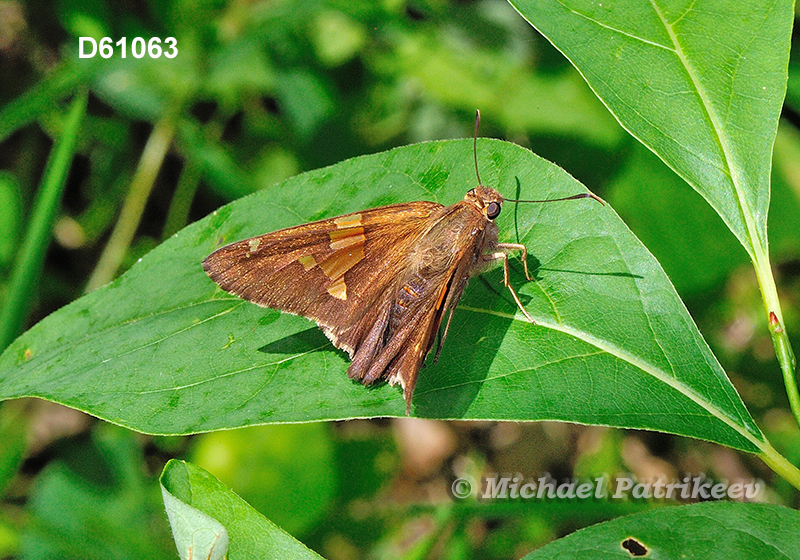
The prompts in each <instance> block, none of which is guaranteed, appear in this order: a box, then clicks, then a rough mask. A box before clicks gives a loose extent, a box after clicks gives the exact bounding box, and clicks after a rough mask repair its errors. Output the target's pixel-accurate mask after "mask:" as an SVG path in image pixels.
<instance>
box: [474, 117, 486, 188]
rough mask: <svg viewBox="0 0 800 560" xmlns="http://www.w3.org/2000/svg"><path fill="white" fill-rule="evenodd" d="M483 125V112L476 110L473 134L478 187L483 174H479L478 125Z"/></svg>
mask: <svg viewBox="0 0 800 560" xmlns="http://www.w3.org/2000/svg"><path fill="white" fill-rule="evenodd" d="M480 124H481V110H480V109H476V110H475V134H473V136H472V138H473V143H472V155H473V156H474V157H475V175H476V176H477V177H478V185H483V183H481V174H480V172H478V125H480Z"/></svg>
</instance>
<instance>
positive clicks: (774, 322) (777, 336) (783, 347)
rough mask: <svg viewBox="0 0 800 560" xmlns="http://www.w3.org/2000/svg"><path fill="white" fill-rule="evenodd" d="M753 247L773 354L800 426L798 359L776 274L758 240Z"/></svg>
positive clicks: (754, 263) (754, 262)
mask: <svg viewBox="0 0 800 560" xmlns="http://www.w3.org/2000/svg"><path fill="white" fill-rule="evenodd" d="M753 249H754V254H753V267H754V268H755V271H756V277H757V278H758V285H759V287H760V288H761V297H762V298H763V300H764V307H765V308H766V311H767V320H768V324H769V332H770V335H771V336H772V345H773V346H774V347H775V355H776V356H777V357H778V362H779V363H780V366H781V371H782V372H783V383H784V385H785V386H786V396H787V397H788V398H789V406H790V408H791V409H792V414H793V415H794V419H795V422H797V424H798V426H800V392H798V388H797V378H796V376H795V368H796V367H797V360H796V358H795V356H794V352H793V351H792V345H791V343H790V342H789V335H788V334H787V332H786V327H785V326H784V322H783V313H782V311H781V302H780V299H779V298H778V288H777V287H776V285H775V277H774V276H773V275H772V267H771V266H770V264H769V256H768V253H767V251H765V250H764V249H763V248H762V247H761V245H759V244H755V245H754V247H753Z"/></svg>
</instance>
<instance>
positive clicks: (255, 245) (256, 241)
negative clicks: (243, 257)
mask: <svg viewBox="0 0 800 560" xmlns="http://www.w3.org/2000/svg"><path fill="white" fill-rule="evenodd" d="M248 243H249V244H250V252H251V253H255V252H256V251H258V246H259V245H261V239H259V238H258V237H254V238H253V239H251V240H250V241H249V242H248Z"/></svg>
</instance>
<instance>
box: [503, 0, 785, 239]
mask: <svg viewBox="0 0 800 560" xmlns="http://www.w3.org/2000/svg"><path fill="white" fill-rule="evenodd" d="M511 3H512V4H513V5H514V6H515V7H516V8H517V10H519V12H520V13H521V14H522V15H523V16H524V17H525V18H526V19H527V20H528V21H529V22H531V24H532V25H533V26H534V27H536V29H538V30H539V31H540V32H541V33H542V34H543V35H544V36H545V37H547V38H548V40H550V41H551V42H552V43H553V44H554V45H555V46H556V48H558V49H559V50H560V51H561V52H563V53H564V55H566V57H567V58H568V59H569V60H570V61H571V62H572V63H573V64H574V65H575V66H576V67H577V68H578V70H579V71H580V72H581V74H583V76H584V78H585V79H586V81H587V82H588V83H589V86H590V87H591V88H592V89H593V90H594V91H595V93H596V94H597V95H598V97H600V99H601V100H602V101H603V102H604V103H605V104H606V105H607V106H608V108H609V110H610V111H611V112H612V113H613V114H614V115H615V116H616V117H617V119H618V120H619V121H620V123H621V124H622V126H624V127H625V128H626V129H628V130H629V131H630V132H631V134H633V135H634V136H635V137H637V138H638V139H639V140H641V141H642V143H644V144H645V145H646V146H648V147H649V148H650V149H651V150H653V151H654V152H655V153H656V154H658V155H659V157H661V158H662V159H663V160H664V161H665V162H666V163H667V165H669V166H670V167H672V168H673V169H674V170H675V171H676V172H677V173H678V175H680V176H681V177H683V178H684V179H685V180H686V181H687V182H688V183H689V184H690V185H692V187H693V188H694V189H696V190H697V191H698V192H699V193H700V194H702V195H703V197H705V198H706V200H708V202H709V203H710V204H711V205H712V206H713V207H714V208H715V209H716V211H717V212H718V213H719V214H720V216H722V219H723V220H724V221H725V223H726V224H727V225H728V227H729V228H730V229H731V230H732V231H733V233H734V234H736V236H737V237H738V238H739V240H740V241H741V242H742V244H743V245H744V247H745V249H747V251H748V252H749V253H750V254H751V255H753V254H754V252H755V247H766V246H767V245H766V242H767V241H766V240H767V234H766V225H767V209H768V206H769V178H770V169H771V154H772V144H773V142H774V140H775V132H776V129H777V126H778V117H779V115H780V110H781V105H782V103H783V98H784V94H785V92H786V73H787V66H788V62H789V45H790V37H791V30H792V21H793V15H794V14H793V10H792V2H789V1H780V0H778V1H775V0H773V1H769V2H763V1H761V0H714V1H713V2H710V1H708V0H706V1H700V2H684V1H678V0H658V1H653V0H634V1H625V2H619V1H617V2H614V1H611V2H606V1H604V2H593V1H589V0H569V1H566V2H564V1H560V0H511Z"/></svg>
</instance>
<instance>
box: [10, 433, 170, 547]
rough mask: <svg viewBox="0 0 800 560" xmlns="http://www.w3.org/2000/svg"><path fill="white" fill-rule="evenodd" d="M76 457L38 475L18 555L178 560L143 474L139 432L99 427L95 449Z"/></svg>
mask: <svg viewBox="0 0 800 560" xmlns="http://www.w3.org/2000/svg"><path fill="white" fill-rule="evenodd" d="M73 443H74V442H73ZM72 459H73V460H72V461H70V462H69V463H67V462H65V461H61V460H59V461H53V462H50V463H49V464H48V465H47V467H46V468H45V470H44V471H42V472H41V473H40V474H39V475H38V476H37V477H36V483H35V485H33V486H32V489H31V493H30V496H29V497H28V500H27V506H28V511H29V512H30V513H29V519H28V520H27V522H26V523H25V524H24V527H23V530H22V535H21V543H20V552H19V554H17V555H16V556H17V557H19V558H26V559H30V560H46V559H52V558H61V559H63V560H109V559H122V558H138V559H142V560H166V559H170V558H174V550H173V549H172V546H171V543H170V536H169V529H168V528H167V526H166V519H165V517H164V509H163V507H162V505H161V500H160V497H159V493H158V487H157V486H156V484H155V480H150V479H148V478H146V477H145V476H144V470H145V469H143V468H142V464H143V462H144V458H143V457H142V455H141V451H140V449H139V448H138V447H137V443H136V435H135V434H133V433H131V432H129V431H126V430H123V429H121V428H119V427H117V426H111V425H109V424H97V425H96V426H95V429H94V430H93V431H92V440H91V445H90V442H89V441H85V442H82V443H81V444H79V445H78V447H77V449H76V453H75V455H74V456H73V458H72ZM68 464H69V466H68ZM77 471H81V473H82V474H79V472H77Z"/></svg>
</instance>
